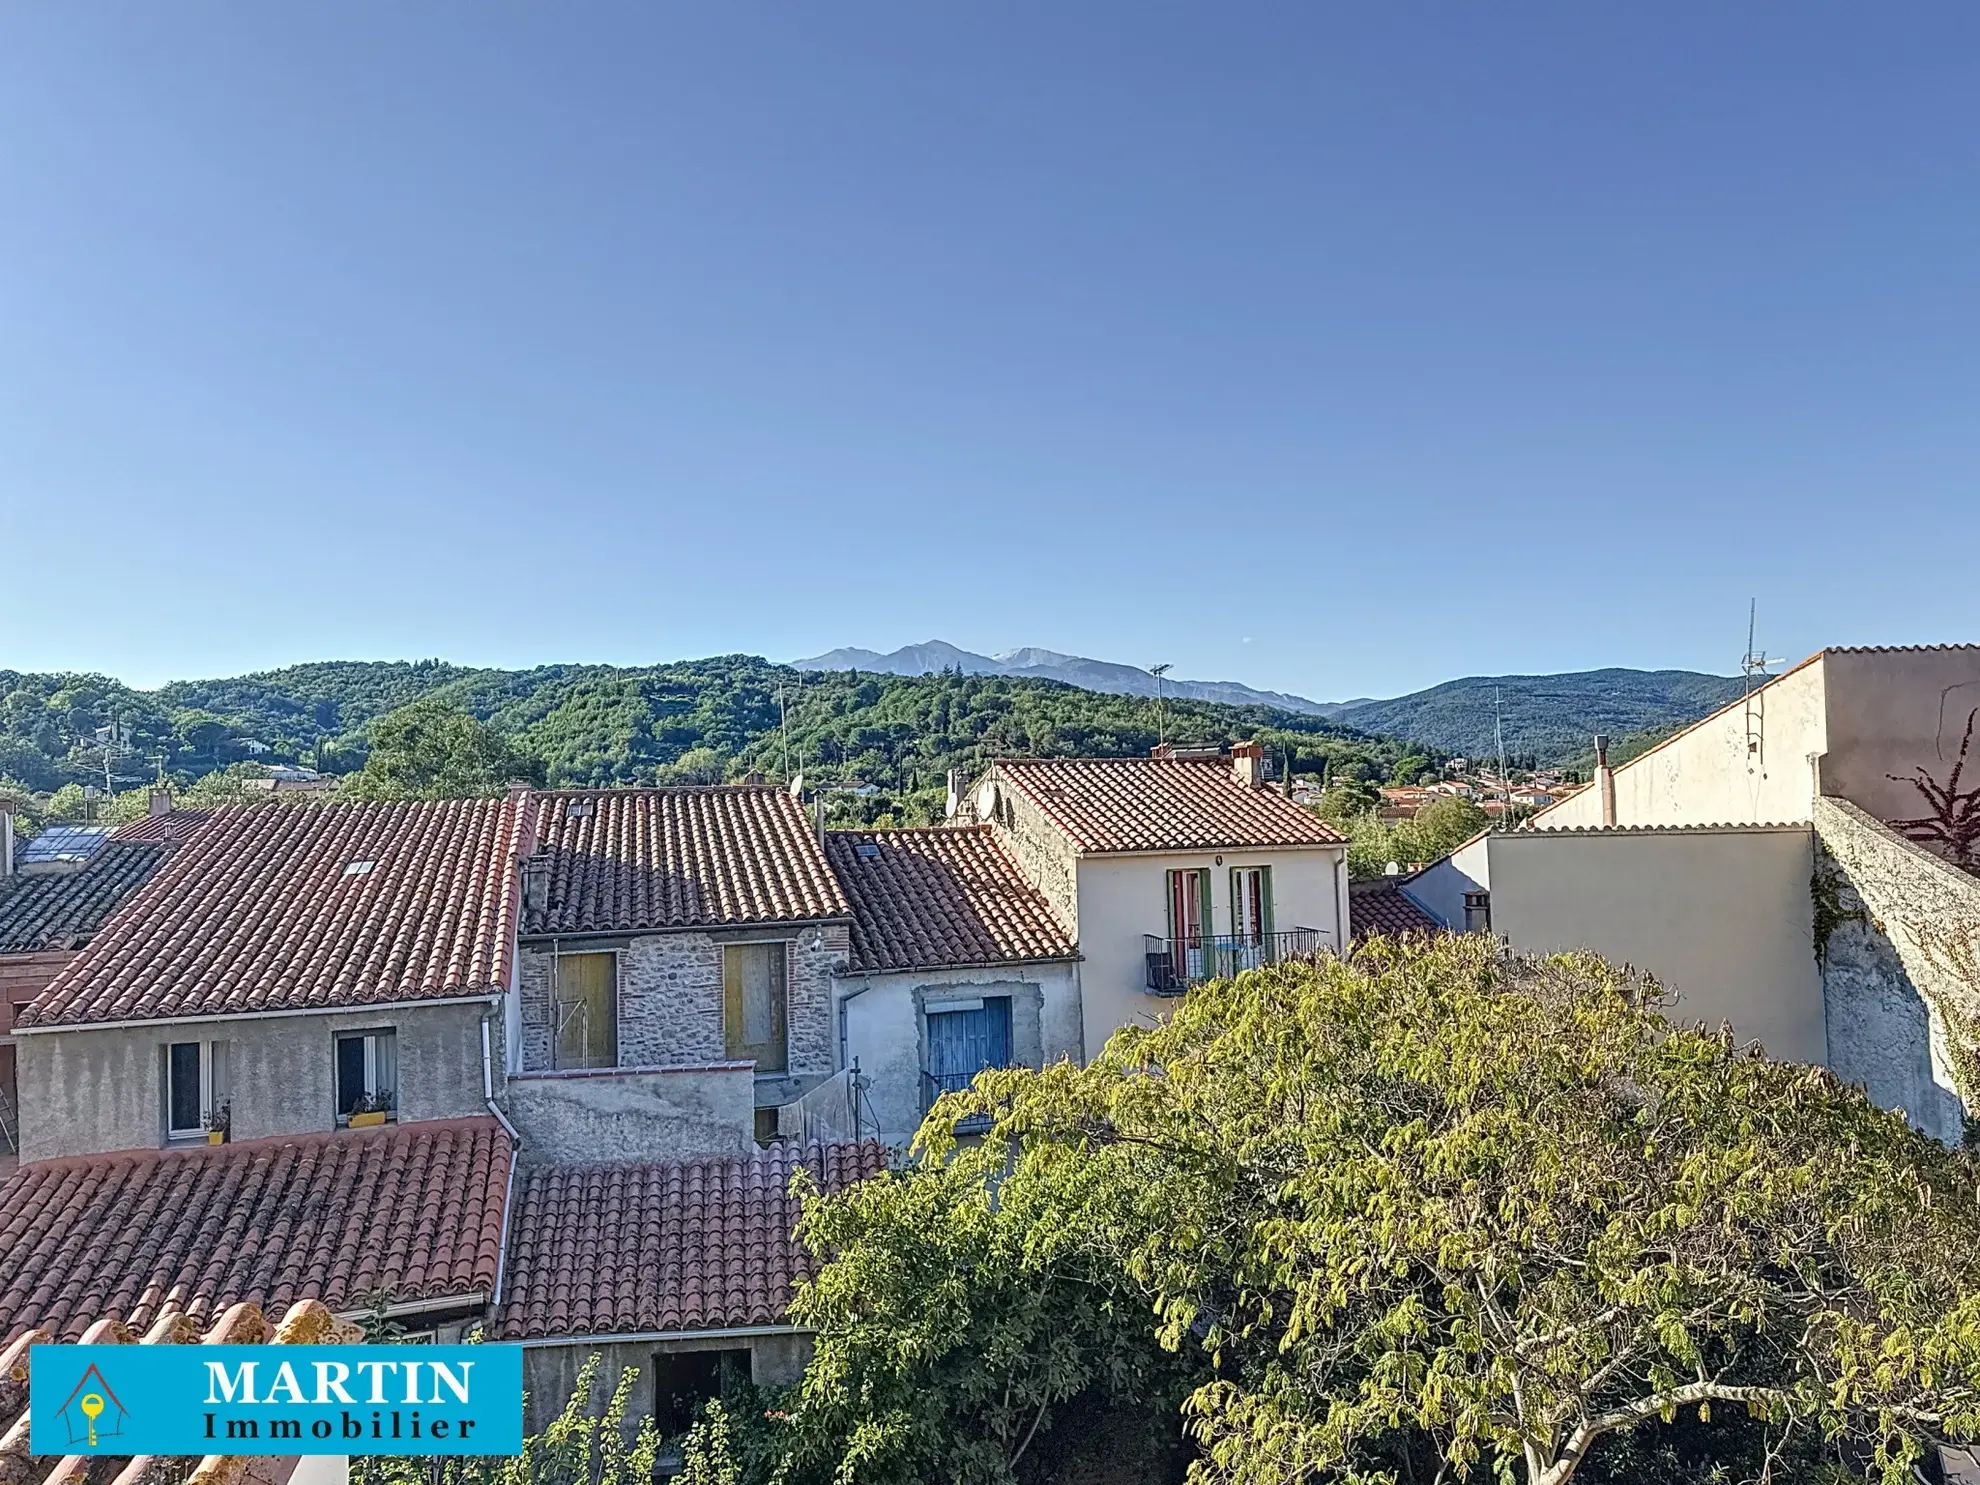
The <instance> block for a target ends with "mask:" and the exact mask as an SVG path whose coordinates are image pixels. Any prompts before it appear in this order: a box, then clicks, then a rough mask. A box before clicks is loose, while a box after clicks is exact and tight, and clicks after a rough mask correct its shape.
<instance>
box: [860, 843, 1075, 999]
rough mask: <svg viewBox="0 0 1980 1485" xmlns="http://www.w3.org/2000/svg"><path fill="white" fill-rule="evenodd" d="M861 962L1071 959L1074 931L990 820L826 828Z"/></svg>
mask: <svg viewBox="0 0 1980 1485" xmlns="http://www.w3.org/2000/svg"><path fill="white" fill-rule="evenodd" d="M825 854H826V856H827V858H828V859H829V860H830V861H831V863H832V869H833V870H834V871H835V872H837V873H838V874H839V881H840V882H841V883H843V884H844V886H845V889H846V895H847V896H848V897H850V898H851V899H852V910H853V921H852V967H853V968H854V969H856V970H874V971H878V970H890V969H948V968H952V967H956V966H961V965H971V964H1009V963H1014V962H1021V961H1023V960H1027V959H1070V958H1072V957H1073V955H1074V954H1075V953H1076V950H1075V948H1074V946H1073V942H1072V939H1071V937H1070V936H1069V935H1068V934H1067V933H1066V930H1065V929H1064V928H1063V927H1061V926H1060V924H1059V920H1058V919H1057V918H1055V917H1053V916H1052V909H1051V907H1050V906H1049V905H1048V904H1047V903H1046V901H1045V898H1044V897H1043V895H1041V894H1040V893H1039V892H1038V890H1037V889H1036V888H1034V887H1033V886H1032V885H1031V884H1030V883H1029V882H1027V881H1025V879H1024V874H1023V873H1022V872H1020V871H1019V870H1018V865H1017V863H1016V862H1015V861H1013V860H1012V859H1011V858H1010V857H1009V856H1008V855H1006V854H1005V852H1004V850H1003V848H1002V847H1001V846H999V845H998V844H997V841H996V837H995V836H994V835H993V834H992V833H991V830H990V827H989V826H987V825H973V826H967V827H963V828H944V829H936V830H828V831H827V832H826V833H825Z"/></svg>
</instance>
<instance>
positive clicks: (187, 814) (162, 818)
mask: <svg viewBox="0 0 1980 1485" xmlns="http://www.w3.org/2000/svg"><path fill="white" fill-rule="evenodd" d="M217 813H218V811H216V810H167V811H166V812H165V813H164V814H162V815H146V816H145V817H144V818H143V819H141V820H133V821H131V823H130V824H128V825H119V826H118V827H117V828H116V829H115V830H113V831H111V832H110V839H112V840H184V839H185V838H186V837H187V836H189V835H191V834H192V833H193V831H194V830H195V829H197V828H198V827H199V826H201V825H204V824H205V823H206V822H207V821H208V820H210V819H212V818H213V817H214V815H215V814H217Z"/></svg>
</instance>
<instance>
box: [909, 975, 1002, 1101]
mask: <svg viewBox="0 0 1980 1485" xmlns="http://www.w3.org/2000/svg"><path fill="white" fill-rule="evenodd" d="M927 1022H928V1071H927V1072H926V1073H925V1074H924V1075H923V1082H924V1084H925V1087H924V1089H923V1091H924V1092H925V1093H926V1094H927V1099H926V1101H927V1102H928V1103H930V1104H932V1103H934V1102H935V1100H936V1099H937V1098H939V1097H941V1096H942V1095H943V1094H944V1093H954V1092H956V1091H957V1090H959V1089H962V1088H967V1087H968V1086H969V1085H970V1080H971V1079H973V1078H974V1077H975V1076H976V1075H977V1074H978V1073H980V1072H982V1071H983V1070H984V1069H985V1068H986V1067H1009V1066H1010V1065H1011V998H1010V996H1008V995H988V996H985V997H984V998H983V999H981V1000H965V1001H949V1002H946V1003H938V1004H935V1005H931V1006H929V1007H928V1012H927Z"/></svg>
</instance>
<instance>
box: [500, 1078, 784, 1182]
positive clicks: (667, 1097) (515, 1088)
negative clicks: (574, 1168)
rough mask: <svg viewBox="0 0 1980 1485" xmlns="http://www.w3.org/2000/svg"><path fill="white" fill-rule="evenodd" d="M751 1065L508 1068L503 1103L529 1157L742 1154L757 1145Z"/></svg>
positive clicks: (543, 1160)
mask: <svg viewBox="0 0 1980 1485" xmlns="http://www.w3.org/2000/svg"><path fill="white" fill-rule="evenodd" d="M755 1067H756V1065H755V1064H754V1063H752V1062H719V1063H711V1064H708V1065H706V1066H703V1067H662V1068H625V1067H611V1068H599V1069H596V1070H590V1071H583V1072H530V1073H512V1074H510V1076H509V1079H508V1085H507V1088H506V1089H505V1090H504V1092H503V1095H502V1105H503V1107H504V1109H505V1110H506V1111H507V1112H508V1115H509V1117H510V1119H511V1120H512V1121H513V1122H514V1124H515V1126H516V1130H517V1132H518V1133H519V1134H520V1135H521V1136H522V1159H523V1160H524V1161H525V1162H526V1163H528V1164H532V1165H540V1164H555V1163H566V1164H574V1165H576V1164H584V1163H586V1162H588V1161H595V1160H698V1159H701V1158H704V1157H706V1156H711V1155H746V1154H749V1153H752V1152H753V1151H754V1150H755V1149H756V1143H755V1133H754V1131H755V1124H756V1090H757V1079H756V1077H755Z"/></svg>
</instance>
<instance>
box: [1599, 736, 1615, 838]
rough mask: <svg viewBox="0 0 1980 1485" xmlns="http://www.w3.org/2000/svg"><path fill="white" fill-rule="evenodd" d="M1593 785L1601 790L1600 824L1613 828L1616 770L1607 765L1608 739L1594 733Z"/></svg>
mask: <svg viewBox="0 0 1980 1485" xmlns="http://www.w3.org/2000/svg"><path fill="white" fill-rule="evenodd" d="M1595 787H1596V788H1597V789H1598V790H1600V791H1601V799H1602V824H1603V826H1604V827H1605V828H1608V829H1614V828H1615V823H1616V771H1615V770H1614V769H1613V768H1611V767H1609V740H1608V739H1607V738H1606V737H1604V736H1603V735H1602V734H1601V733H1599V732H1598V733H1596V734H1595Z"/></svg>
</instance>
